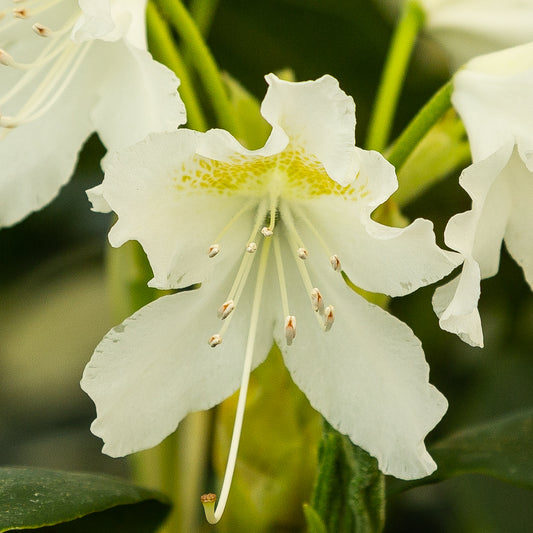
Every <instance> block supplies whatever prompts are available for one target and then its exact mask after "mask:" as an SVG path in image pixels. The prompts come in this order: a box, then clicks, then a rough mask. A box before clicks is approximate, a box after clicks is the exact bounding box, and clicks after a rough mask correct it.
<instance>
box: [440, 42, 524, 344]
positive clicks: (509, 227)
mask: <svg viewBox="0 0 533 533" xmlns="http://www.w3.org/2000/svg"><path fill="white" fill-rule="evenodd" d="M452 102H453V105H454V106H455V108H456V109H457V111H458V113H459V114H460V116H461V118H462V120H463V122H464V124H465V127H466V130H467V133H468V138H469V141H470V146H471V150H472V160H473V164H472V165H471V166H470V167H468V168H467V169H465V170H464V171H463V173H462V174H461V178H460V183H461V186H462V187H463V188H464V189H465V190H466V191H467V192H468V194H469V195H470V197H471V198H472V209H471V210H470V211H467V212H465V213H461V214H458V215H455V216H454V217H452V218H451V219H450V221H449V223H448V226H447V227H446V232H445V241H446V244H447V245H448V246H449V247H450V248H452V249H454V250H457V251H459V252H461V253H462V254H463V255H464V257H465V262H464V266H463V270H462V273H461V274H460V276H459V277H457V278H456V279H455V280H453V281H451V282H450V283H448V284H447V285H444V286H443V287H441V288H439V289H437V291H436V293H435V297H434V301H433V304H434V308H435V311H436V312H437V314H438V315H439V317H440V325H441V327H442V328H443V329H445V330H447V331H451V332H453V333H457V334H458V335H459V336H460V337H461V338H462V339H463V340H464V341H466V342H468V343H469V344H471V345H473V346H482V345H483V334H482V329H481V321H480V317H479V313H478V310H477V303H478V298H479V294H480V280H481V279H482V278H488V277H491V276H493V275H494V274H496V273H497V272H498V268H499V260H500V248H501V245H502V241H505V245H506V247H507V249H508V251H509V253H510V254H511V256H512V257H513V258H514V259H515V261H516V262H517V263H518V264H519V265H520V266H521V267H522V268H523V270H524V274H525V277H526V281H527V282H528V284H529V285H530V287H532V288H533V209H532V201H533V43H530V44H527V45H522V46H518V47H514V48H510V49H508V50H503V51H500V52H496V53H494V54H489V55H486V56H481V57H478V58H476V59H473V60H472V61H470V62H469V63H468V64H467V65H466V68H465V69H463V70H461V71H459V72H458V73H457V74H456V75H455V78H454V92H453V95H452Z"/></svg>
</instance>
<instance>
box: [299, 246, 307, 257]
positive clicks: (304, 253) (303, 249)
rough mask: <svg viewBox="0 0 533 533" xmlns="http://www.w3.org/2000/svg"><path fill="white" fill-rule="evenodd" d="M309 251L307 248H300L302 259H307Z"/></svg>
mask: <svg viewBox="0 0 533 533" xmlns="http://www.w3.org/2000/svg"><path fill="white" fill-rule="evenodd" d="M308 255H309V252H308V251H307V250H306V249H305V248H298V257H299V258H300V259H307V256H308Z"/></svg>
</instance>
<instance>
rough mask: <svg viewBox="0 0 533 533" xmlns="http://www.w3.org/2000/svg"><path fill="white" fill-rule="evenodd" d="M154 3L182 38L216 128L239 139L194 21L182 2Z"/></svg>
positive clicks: (159, 0) (216, 71)
mask: <svg viewBox="0 0 533 533" xmlns="http://www.w3.org/2000/svg"><path fill="white" fill-rule="evenodd" d="M156 3H157V5H158V6H159V7H160V8H161V11H162V12H163V13H164V14H165V15H166V16H167V17H168V20H169V22H170V24H171V25H172V27H173V28H174V29H175V30H176V32H177V33H178V34H179V35H180V37H181V38H182V39H183V42H184V44H185V46H186V47H187V50H188V52H189V53H190V54H191V59H192V60H193V64H194V65H195V67H196V70H197V73H198V76H199V77H200V80H201V82H202V84H203V86H204V89H205V91H206V93H207V95H208V97H209V99H210V103H211V105H212V106H213V110H214V112H215V115H216V117H217V121H218V125H219V126H220V127H222V128H224V129H227V130H228V131H230V132H231V133H233V134H234V135H235V136H237V137H239V136H240V127H239V124H238V122H237V120H236V119H235V114H234V113H233V108H232V105H231V102H230V99H229V96H228V94H227V92H226V88H225V87H224V83H223V81H222V77H221V75H220V71H219V69H218V66H217V64H216V61H215V58H214V57H213V55H212V54H211V51H210V50H209V48H208V47H207V44H206V43H205V41H204V38H203V37H202V34H201V33H200V30H199V29H198V26H197V25H196V23H195V21H194V19H193V18H192V17H191V15H190V14H189V12H188V11H187V9H186V8H185V7H184V5H183V3H182V2H181V0H172V1H170V0H156Z"/></svg>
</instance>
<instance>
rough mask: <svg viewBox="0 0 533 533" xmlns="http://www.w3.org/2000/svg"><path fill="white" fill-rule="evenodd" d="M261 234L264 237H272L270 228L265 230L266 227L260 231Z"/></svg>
mask: <svg viewBox="0 0 533 533" xmlns="http://www.w3.org/2000/svg"><path fill="white" fill-rule="evenodd" d="M261 233H262V234H263V235H264V236H265V237H272V235H274V231H272V230H271V229H270V228H267V227H266V226H265V227H264V228H262V229H261Z"/></svg>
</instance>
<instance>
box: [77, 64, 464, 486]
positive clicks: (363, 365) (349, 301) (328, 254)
mask: <svg viewBox="0 0 533 533" xmlns="http://www.w3.org/2000/svg"><path fill="white" fill-rule="evenodd" d="M266 79H267V81H268V83H269V89H268V92H267V95H266V97H265V99H264V101H263V103H262V107H261V109H262V114H263V116H264V117H265V118H266V120H267V121H268V122H269V123H270V124H271V125H272V133H271V135H270V137H269V139H268V141H267V142H266V144H265V146H264V147H263V148H261V149H259V150H256V151H248V150H246V149H244V148H243V147H242V146H241V145H240V144H239V143H238V142H237V141H236V140H235V139H234V138H233V137H232V136H231V135H230V134H229V133H227V132H225V131H222V130H210V131H208V132H207V133H197V132H193V131H190V130H186V129H181V130H178V131H177V132H173V133H166V134H156V135H151V136H150V137H148V138H147V139H146V140H145V141H143V142H141V143H138V144H137V145H135V146H133V147H131V148H128V149H126V150H123V151H121V152H119V153H116V154H114V155H113V156H112V157H111V158H110V159H109V160H108V161H107V163H106V177H105V179H104V182H103V184H102V187H101V188H99V190H98V192H99V194H101V195H103V198H104V199H105V201H106V202H107V203H108V204H109V205H110V206H111V208H112V209H113V210H114V211H115V212H116V213H117V214H118V217H119V219H118V222H117V223H116V225H115V226H114V227H113V228H112V230H111V232H110V235H109V238H110V241H111V244H112V245H113V246H120V245H121V244H122V243H124V242H126V241H127V240H129V239H136V240H138V241H139V242H140V243H141V244H142V246H143V247H144V250H145V251H146V253H147V255H148V258H149V260H150V263H151V266H152V269H153V272H154V278H153V280H152V281H151V285H153V286H155V287H159V288H165V289H169V288H180V287H187V286H189V285H191V284H193V283H197V282H201V283H202V286H201V288H200V289H198V290H192V291H186V292H180V293H178V294H174V295H171V296H165V297H162V298H160V299H158V300H156V301H155V302H153V303H151V304H149V305H147V306H146V307H144V308H142V309H141V310H139V311H138V312H137V313H135V314H134V315H133V316H132V317H130V318H129V319H127V320H126V321H125V322H124V323H123V324H122V325H120V326H118V327H116V328H114V329H113V330H111V331H110V332H109V333H108V334H107V336H106V337H105V338H104V339H103V340H102V342H101V343H100V344H99V346H98V347H97V348H96V351H95V354H94V355H93V358H92V359H91V361H90V363H89V364H88V365H87V367H86V369H85V372H84V376H83V380H82V387H83V389H84V390H85V391H86V392H87V393H88V394H89V395H90V396H91V398H92V399H93V400H94V402H95V404H96V408H97V414H98V416H97V419H96V420H95V422H94V423H93V425H92V431H93V432H94V433H95V434H96V435H98V436H100V437H101V438H102V439H103V440H104V442H105V445H104V452H106V453H108V454H109V455H112V456H121V455H125V454H128V453H132V452H135V451H137V450H141V449H144V448H148V447H151V446H154V445H156V444H157V443H159V442H160V441H161V440H162V439H163V438H164V437H165V436H166V435H168V434H169V433H171V432H172V431H174V429H175V428H176V426H177V425H178V423H179V422H180V420H181V419H182V418H183V417H184V416H185V415H186V414H187V413H189V412H191V411H196V410H200V409H208V408H210V407H212V406H214V405H216V404H217V403H219V402H221V401H222V400H224V399H225V398H227V397H228V396H230V395H231V394H232V393H233V392H234V391H235V390H237V389H238V388H239V385H240V384H241V393H242V392H243V390H244V392H245V390H246V385H247V382H248V381H247V380H248V376H249V373H250V371H251V369H253V368H254V367H256V366H257V365H259V364H260V363H261V362H262V361H263V360H264V359H265V357H266V356H267V354H268V352H269V350H270V348H271V346H272V342H273V341H275V342H276V343H277V344H278V346H279V347H280V348H281V351H282V353H283V357H284V360H285V364H286V366H287V368H288V369H289V371H290V373H291V375H292V377H293V379H294V381H295V382H296V384H297V385H298V386H299V387H300V388H301V389H302V391H304V393H305V394H306V395H307V397H308V398H309V401H310V402H311V404H312V405H313V406H314V407H315V408H316V409H317V410H318V411H320V412H321V413H322V414H323V415H324V416H325V417H326V418H327V419H328V420H329V422H330V423H331V424H332V425H333V426H334V427H336V428H337V429H339V430H340V431H341V432H343V433H346V434H348V435H349V437H350V438H351V439H352V441H353V442H355V443H357V444H358V445H360V446H362V447H363V448H365V449H366V450H368V451H369V452H370V453H371V454H372V455H374V456H375V457H376V458H377V459H378V461H379V466H380V468H381V469H382V470H383V472H385V473H388V474H392V475H395V476H397V477H400V478H418V477H422V476H425V475H427V474H429V473H430V472H432V471H433V470H434V469H435V464H434V462H433V460H432V459H431V457H430V456H429V454H428V453H427V451H426V449H425V447H424V443H423V441H424V437H425V435H426V434H427V433H428V432H429V431H430V430H431V429H432V428H433V427H434V426H435V424H436V423H437V422H438V421H439V420H440V418H441V417H442V415H443V414H444V412H445V410H446V406H447V403H446V400H445V398H444V397H443V396H442V395H441V394H440V393H439V392H438V391H437V390H436V389H435V388H434V387H433V386H432V385H430V384H429V383H428V372H429V368H428V365H427V363H426V362H425V360H424V354H423V351H422V348H421V346H420V342H419V341H418V340H417V339H416V337H415V336H414V334H413V332H412V331H411V330H410V329H409V328H408V327H407V326H406V325H405V324H403V323H402V322H400V321H399V320H397V319H396V318H394V317H392V316H391V315H389V314H388V313H387V312H385V311H384V310H382V309H381V308H379V307H377V306H375V305H372V304H370V303H369V302H367V301H366V300H365V299H364V298H363V297H361V296H360V295H358V294H356V293H355V292H353V291H352V290H351V289H349V288H348V286H347V285H346V283H345V281H344V279H343V277H342V275H341V268H342V270H344V271H345V272H346V274H347V275H348V276H350V278H351V280H352V281H353V282H354V283H355V284H356V285H358V286H360V287H362V288H364V289H366V290H369V291H374V292H381V293H385V294H389V295H393V296H399V295H404V294H407V293H410V292H412V291H414V290H415V289H417V288H418V287H420V286H422V285H427V284H429V283H432V282H434V281H436V280H438V279H440V278H441V277H442V276H444V275H446V273H448V272H450V271H451V269H452V268H453V267H454V265H456V264H457V261H456V254H452V253H450V252H444V251H442V250H441V249H439V248H438V247H437V246H436V244H435V239H434V235H433V231H432V224H431V222H429V221H427V220H422V219H418V220H416V221H415V222H413V223H412V224H411V225H409V226H408V227H406V228H391V227H388V226H383V225H381V224H378V223H377V222H375V221H373V220H372V219H371V218H370V214H371V212H372V211H373V210H374V209H375V208H376V207H377V206H378V205H380V204H381V203H382V202H384V201H385V200H386V199H387V198H388V197H389V196H390V195H391V194H392V192H393V191H394V190H395V189H396V187H397V179H396V176H395V173H394V168H393V167H392V166H391V165H390V164H389V163H388V162H387V161H386V160H385V159H384V158H383V157H382V156H381V155H380V154H378V153H377V152H367V151H364V150H361V149H359V148H356V147H355V106H354V103H353V100H352V98H351V97H348V96H347V95H346V94H345V93H344V92H343V91H341V90H340V88H339V86H338V82H337V81H336V80H335V79H334V78H332V77H331V76H324V77H322V78H320V79H318V80H316V81H308V82H301V83H290V82H284V81H280V80H279V79H278V78H277V77H276V76H274V75H272V74H270V75H268V76H267V78H266ZM341 262H342V267H341ZM217 310H218V312H217ZM217 314H218V316H217ZM241 374H242V378H241ZM241 379H242V381H241ZM242 398H243V396H241V399H242ZM243 408H244V400H243V399H242V401H239V407H238V415H237V423H236V428H237V429H236V433H237V434H238V431H239V425H240V422H239V418H240V421H241V422H242V410H243ZM237 442H238V439H237Z"/></svg>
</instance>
